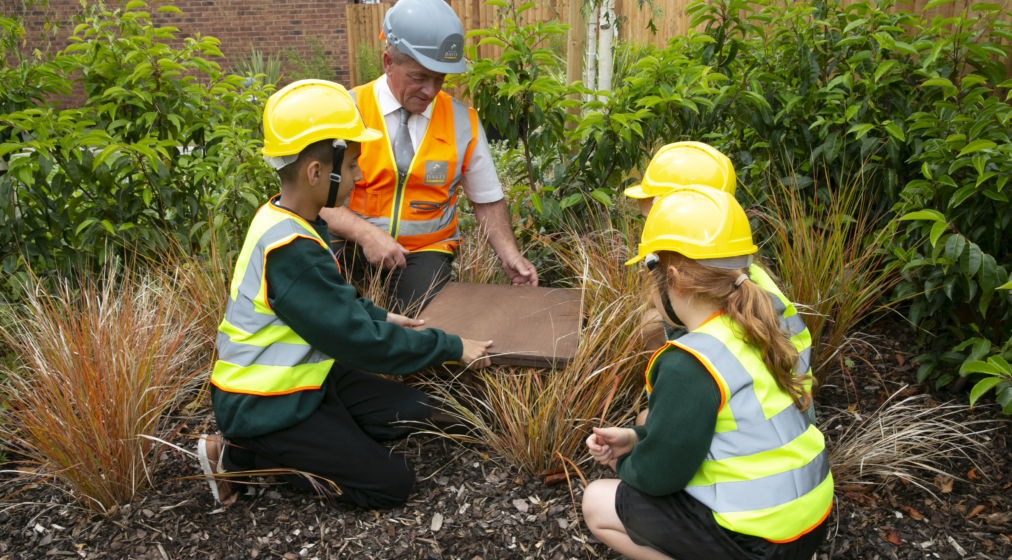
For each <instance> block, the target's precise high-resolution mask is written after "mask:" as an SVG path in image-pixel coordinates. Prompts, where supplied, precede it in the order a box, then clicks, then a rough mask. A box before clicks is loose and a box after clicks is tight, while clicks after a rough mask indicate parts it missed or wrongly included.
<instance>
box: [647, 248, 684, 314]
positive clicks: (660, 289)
mask: <svg viewBox="0 0 1012 560" xmlns="http://www.w3.org/2000/svg"><path fill="white" fill-rule="evenodd" d="M644 262H645V263H646V265H647V270H649V271H650V272H652V273H653V275H654V280H656V281H657V293H658V294H659V295H660V296H661V307H663V308H664V314H665V315H667V318H668V319H670V320H672V321H681V319H679V318H678V314H677V313H675V310H674V308H673V307H671V298H669V297H668V290H667V288H666V286H665V282H664V271H663V270H661V259H660V258H659V257H658V256H657V255H655V254H653V253H650V254H649V255H647V257H646V259H645V260H644Z"/></svg>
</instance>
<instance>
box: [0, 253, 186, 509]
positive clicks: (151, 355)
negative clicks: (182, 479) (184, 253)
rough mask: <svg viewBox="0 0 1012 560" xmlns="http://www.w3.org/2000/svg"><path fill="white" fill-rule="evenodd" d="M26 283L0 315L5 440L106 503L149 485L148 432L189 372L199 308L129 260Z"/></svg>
mask: <svg viewBox="0 0 1012 560" xmlns="http://www.w3.org/2000/svg"><path fill="white" fill-rule="evenodd" d="M25 292H26V297H25V299H24V300H23V301H24V303H23V304H22V305H19V306H17V307H12V308H10V309H9V310H8V311H7V313H8V314H9V317H8V318H9V319H11V320H9V321H3V322H2V323H0V337H2V340H3V342H4V343H5V344H6V345H7V346H9V347H10V348H11V349H12V350H13V352H14V354H15V355H16V358H17V359H16V366H14V367H8V366H6V365H4V366H2V369H3V374H4V375H5V376H6V379H5V380H4V382H3V386H2V388H0V410H2V412H0V440H2V441H3V442H4V443H5V445H6V446H7V447H8V448H9V451H11V452H13V454H14V456H15V457H18V456H20V457H24V458H25V461H24V462H25V463H29V464H31V466H32V467H33V468H35V469H37V471H38V472H39V473H40V474H43V475H49V476H52V477H55V479H56V480H58V481H59V482H60V483H62V484H61V487H62V488H64V489H66V490H67V491H68V493H70V494H71V495H72V496H73V497H74V498H75V499H77V500H78V501H79V502H80V503H81V504H82V505H84V506H86V507H88V508H91V509H92V510H94V511H97V512H99V513H104V512H108V511H110V510H111V509H112V508H114V507H115V506H117V505H119V504H124V503H127V502H129V501H131V500H132V499H133V497H134V496H135V495H136V494H137V493H139V492H140V491H142V490H143V489H144V488H145V487H147V486H148V485H150V484H151V478H150V475H151V467H152V465H153V462H154V461H156V457H157V455H156V454H157V453H158V452H159V451H160V447H161V446H160V445H159V444H158V443H157V442H156V441H155V438H159V439H160V438H163V437H165V436H166V434H167V432H168V431H170V430H169V429H168V428H167V427H166V426H164V425H163V419H164V417H165V414H166V412H168V411H169V410H170V409H171V408H172V407H173V406H174V405H175V404H176V403H178V402H179V400H180V399H182V398H185V397H186V395H185V393H186V389H187V387H189V386H190V385H191V381H192V379H193V378H194V372H193V370H192V368H191V367H190V364H192V363H193V356H194V353H195V352H198V351H199V349H200V348H201V339H200V337H194V336H191V328H192V326H191V322H192V320H193V319H194V316H193V315H189V314H187V313H184V312H181V310H180V304H181V300H180V298H179V297H178V296H177V294H176V291H175V289H174V287H173V286H172V285H171V284H166V283H163V282H160V281H159V280H158V279H157V278H156V277H145V276H141V275H139V274H138V273H137V272H135V271H132V270H130V269H127V270H125V271H122V272H116V271H113V270H112V269H111V268H110V269H108V270H107V271H106V272H105V274H103V275H102V276H101V277H99V278H97V279H86V280H83V281H81V282H79V283H77V285H76V286H74V285H72V284H71V283H70V282H69V281H66V280H63V281H59V282H57V283H55V287H54V288H53V289H52V290H51V291H46V290H45V289H43V287H42V286H41V285H40V283H39V282H38V281H37V280H36V281H34V282H33V285H31V286H29V287H27V289H26V290H25Z"/></svg>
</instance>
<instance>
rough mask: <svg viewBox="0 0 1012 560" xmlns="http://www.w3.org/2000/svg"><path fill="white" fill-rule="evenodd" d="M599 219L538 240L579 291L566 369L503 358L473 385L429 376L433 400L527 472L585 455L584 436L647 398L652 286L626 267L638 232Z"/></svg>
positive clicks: (625, 419)
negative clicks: (646, 326) (576, 334)
mask: <svg viewBox="0 0 1012 560" xmlns="http://www.w3.org/2000/svg"><path fill="white" fill-rule="evenodd" d="M600 226H601V227H598V228H595V231H594V233H590V234H577V233H573V232H569V233H565V234H560V235H557V236H553V237H551V238H547V239H543V240H542V242H543V243H544V245H545V246H547V247H549V248H550V249H551V250H552V252H553V253H554V255H555V257H556V259H557V260H558V262H559V264H560V267H561V268H562V269H563V270H564V271H565V272H566V273H567V275H568V276H569V278H570V279H569V284H570V285H571V287H572V288H573V289H578V290H581V291H582V293H583V298H582V309H581V310H579V312H580V313H581V314H582V315H583V318H584V325H583V329H582V331H581V334H580V343H579V346H578V348H577V351H576V357H575V359H573V361H571V362H570V363H569V365H568V367H566V369H564V370H538V369H534V368H525V367H506V366H502V367H497V368H495V369H492V370H484V371H480V372H476V373H474V382H473V383H463V382H458V381H457V380H455V379H451V380H446V379H438V378H430V379H429V380H428V381H427V384H428V385H429V388H430V389H431V390H432V391H431V392H432V393H434V401H435V405H436V406H437V407H438V408H440V409H441V410H442V411H443V412H445V413H447V414H449V415H451V416H453V417H454V418H455V419H456V420H457V421H458V422H459V423H460V424H461V425H462V426H464V427H466V428H467V429H468V430H469V434H468V438H469V439H472V440H474V441H479V442H482V443H485V444H487V445H488V446H490V447H491V448H492V449H493V450H495V451H496V452H497V453H498V454H499V455H501V456H502V457H503V458H504V459H506V461H507V462H509V463H510V464H511V465H513V466H514V467H517V468H519V469H522V470H524V471H526V472H528V473H530V474H535V475H536V474H540V473H543V472H544V471H546V470H552V469H559V468H560V467H562V466H563V462H564V459H563V458H565V459H568V460H572V461H574V462H577V463H579V462H580V461H581V458H582V460H585V459H586V457H585V456H584V454H583V452H582V443H583V440H584V439H585V438H586V437H587V433H588V432H589V431H590V428H591V427H592V426H598V425H612V424H626V423H629V422H630V421H631V420H632V415H633V414H634V412H635V409H636V408H637V407H638V406H643V405H644V403H643V399H642V394H643V393H642V391H641V390H640V389H641V387H642V383H643V382H642V379H643V369H644V367H645V363H646V359H647V356H646V353H645V352H644V351H643V340H642V337H641V330H642V326H641V321H640V318H641V316H642V313H643V312H644V311H645V310H646V309H647V306H648V305H649V303H648V301H647V300H648V295H649V291H648V290H649V288H648V286H649V284H648V283H646V282H644V278H643V276H642V273H641V272H640V271H639V270H637V267H627V266H624V263H625V261H626V260H628V258H629V257H630V256H631V255H632V251H633V249H632V247H631V246H630V245H629V241H628V240H635V239H638V234H636V233H634V232H632V229H633V222H632V221H631V220H628V219H624V218H620V219H618V220H615V221H612V220H609V219H607V218H605V219H604V220H603V221H602V223H601V224H600ZM464 254H466V253H464ZM461 268H462V270H467V269H470V265H467V263H461ZM574 311H575V310H574ZM492 350H494V347H493V348H492Z"/></svg>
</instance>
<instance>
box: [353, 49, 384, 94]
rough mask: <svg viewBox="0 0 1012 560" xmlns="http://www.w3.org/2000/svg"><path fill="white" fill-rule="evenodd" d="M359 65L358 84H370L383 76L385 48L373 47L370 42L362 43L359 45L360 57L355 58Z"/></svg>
mask: <svg viewBox="0 0 1012 560" xmlns="http://www.w3.org/2000/svg"><path fill="white" fill-rule="evenodd" d="M355 63H356V64H357V65H358V67H357V70H358V83H360V84H365V83H369V82H371V81H373V80H375V79H376V78H379V77H380V76H382V75H383V47H376V46H373V45H372V43H369V42H368V41H361V42H359V44H358V56H357V57H356V58H355Z"/></svg>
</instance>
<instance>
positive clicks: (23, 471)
mask: <svg viewBox="0 0 1012 560" xmlns="http://www.w3.org/2000/svg"><path fill="white" fill-rule="evenodd" d="M17 470H18V476H32V475H34V474H35V473H36V472H37V471H38V469H33V468H31V467H18V469H17Z"/></svg>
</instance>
